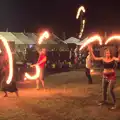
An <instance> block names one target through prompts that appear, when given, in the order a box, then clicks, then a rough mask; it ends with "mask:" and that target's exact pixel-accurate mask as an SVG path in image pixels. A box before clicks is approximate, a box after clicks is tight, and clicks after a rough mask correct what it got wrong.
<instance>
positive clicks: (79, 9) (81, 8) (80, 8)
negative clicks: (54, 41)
mask: <svg viewBox="0 0 120 120" xmlns="http://www.w3.org/2000/svg"><path fill="white" fill-rule="evenodd" d="M81 11H83V12H84V13H85V8H84V6H80V7H79V8H78V11H77V15H76V19H78V18H79V16H80V13H81Z"/></svg>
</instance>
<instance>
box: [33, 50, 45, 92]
mask: <svg viewBox="0 0 120 120" xmlns="http://www.w3.org/2000/svg"><path fill="white" fill-rule="evenodd" d="M38 52H39V58H38V62H37V64H34V65H31V67H34V66H36V65H39V67H40V76H39V79H37V80H36V89H37V90H39V89H40V82H41V83H42V86H43V88H44V69H45V64H46V61H47V57H46V49H45V48H43V49H42V50H41V51H38Z"/></svg>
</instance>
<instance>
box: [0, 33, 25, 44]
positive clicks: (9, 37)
mask: <svg viewBox="0 0 120 120" xmlns="http://www.w3.org/2000/svg"><path fill="white" fill-rule="evenodd" d="M0 35H2V36H3V37H4V38H6V40H7V41H15V44H24V43H23V42H22V41H20V40H19V39H17V38H16V37H15V36H14V35H13V34H12V33H11V32H0Z"/></svg>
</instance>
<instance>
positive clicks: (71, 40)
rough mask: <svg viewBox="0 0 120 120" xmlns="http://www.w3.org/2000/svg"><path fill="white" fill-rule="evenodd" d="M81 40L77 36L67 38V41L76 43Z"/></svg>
mask: <svg viewBox="0 0 120 120" xmlns="http://www.w3.org/2000/svg"><path fill="white" fill-rule="evenodd" d="M79 41H80V40H79V39H77V38H75V37H70V38H68V39H67V40H65V42H66V43H74V44H77V43H78V42H79Z"/></svg>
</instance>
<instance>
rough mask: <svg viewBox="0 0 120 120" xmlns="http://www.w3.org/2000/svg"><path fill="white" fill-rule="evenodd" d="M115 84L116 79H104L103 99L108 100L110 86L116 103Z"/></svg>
mask: <svg viewBox="0 0 120 120" xmlns="http://www.w3.org/2000/svg"><path fill="white" fill-rule="evenodd" d="M114 86H115V81H113V80H110V81H108V80H107V79H105V78H103V80H102V89H103V100H104V101H106V100H107V89H108V88H109V92H110V94H111V97H112V101H113V104H115V103H116V97H115V94H114Z"/></svg>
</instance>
